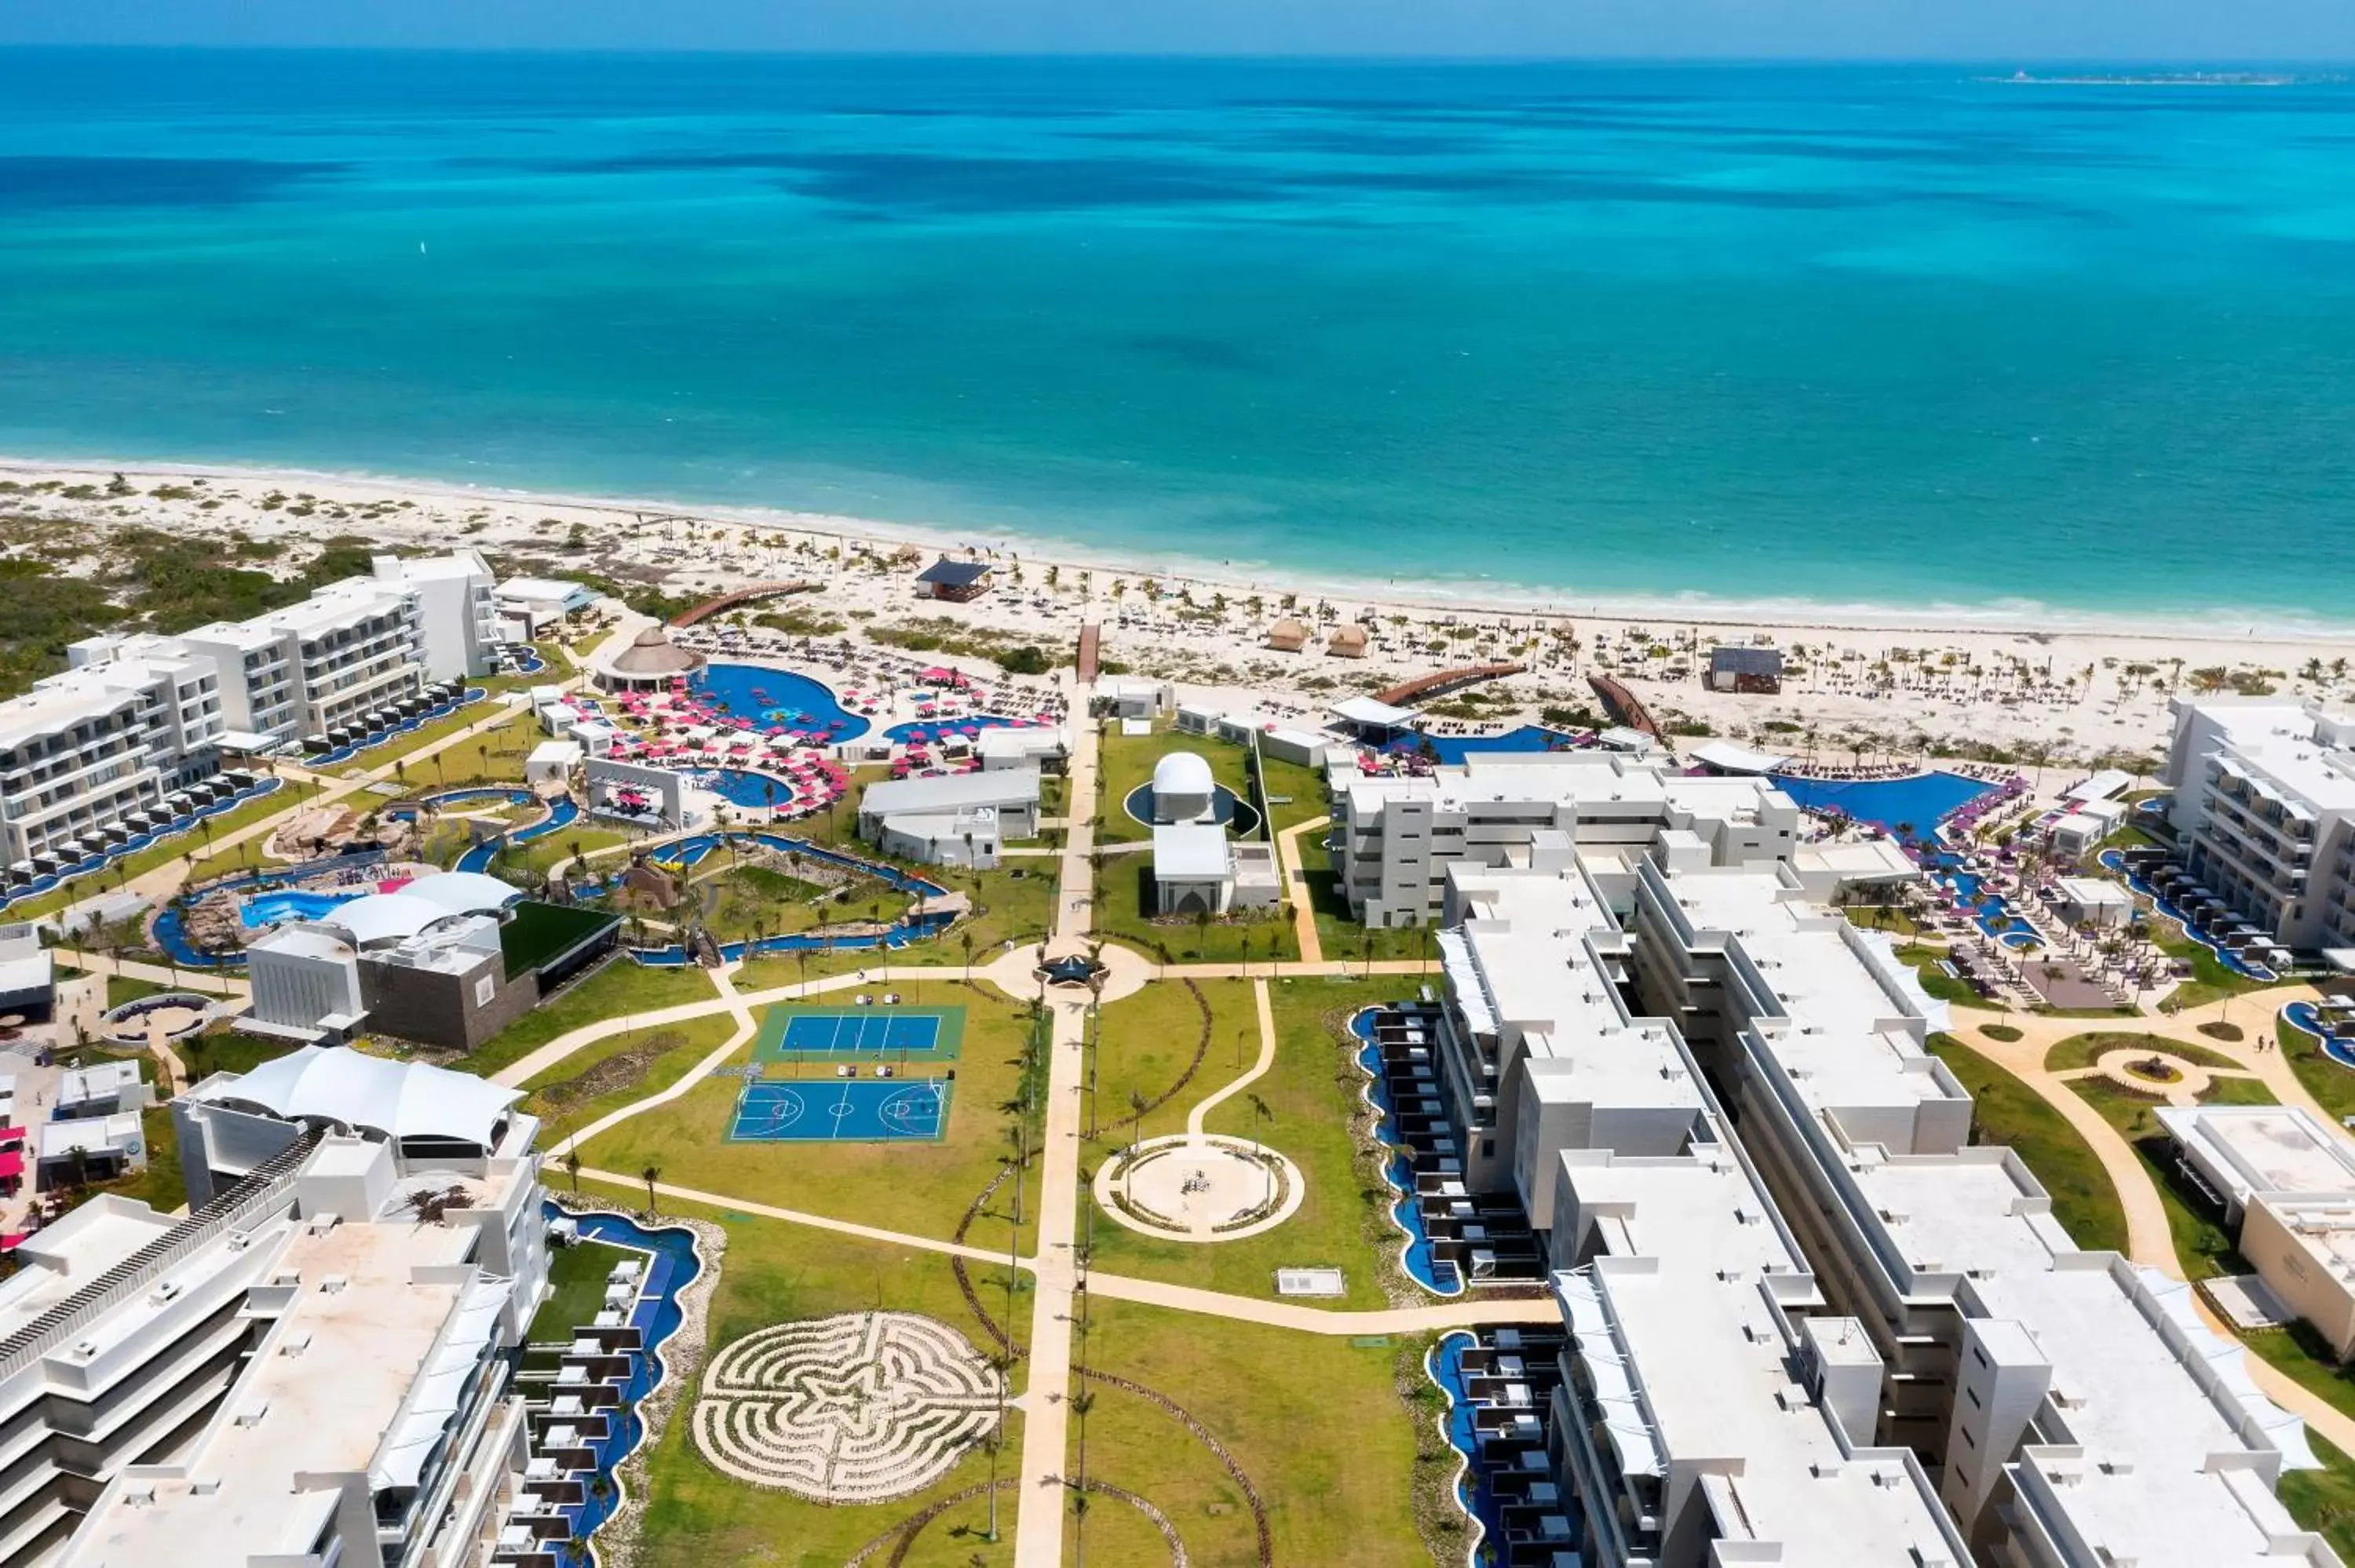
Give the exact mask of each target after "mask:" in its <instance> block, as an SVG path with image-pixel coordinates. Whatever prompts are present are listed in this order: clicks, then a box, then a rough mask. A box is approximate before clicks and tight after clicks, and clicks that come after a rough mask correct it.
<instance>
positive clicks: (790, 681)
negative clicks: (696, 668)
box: [689, 664, 868, 741]
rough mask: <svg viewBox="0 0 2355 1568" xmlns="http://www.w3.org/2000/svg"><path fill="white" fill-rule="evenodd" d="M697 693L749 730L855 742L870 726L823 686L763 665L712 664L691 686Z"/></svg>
mask: <svg viewBox="0 0 2355 1568" xmlns="http://www.w3.org/2000/svg"><path fill="white" fill-rule="evenodd" d="M689 686H690V688H691V689H692V690H693V691H694V693H695V694H696V695H697V696H698V697H699V698H701V699H702V700H703V701H705V702H707V703H709V704H710V705H712V706H714V707H716V708H718V709H719V710H720V711H721V712H722V713H725V714H726V715H728V716H729V717H730V718H732V719H734V720H735V721H736V722H737V723H739V724H741V725H743V726H746V727H747V728H761V729H766V728H768V727H769V726H782V727H783V728H785V729H795V730H807V731H810V732H812V733H815V734H818V735H823V736H827V737H829V738H830V739H833V740H838V741H839V740H856V739H858V737H859V736H862V735H865V734H866V733H867V730H868V723H867V721H866V720H865V719H863V718H861V717H859V716H858V715H857V714H854V713H852V712H850V711H849V710H847V708H845V707H844V706H843V705H841V704H840V703H837V702H836V701H835V700H834V692H833V690H832V689H831V688H830V687H828V686H827V685H826V683H825V682H823V681H816V680H812V679H811V678H810V677H809V676H807V675H802V674H796V673H794V672H793V671H791V670H773V669H770V668H769V667H768V666H767V665H764V664H708V665H706V666H705V667H704V669H703V673H701V674H699V675H697V676H696V677H695V678H694V679H693V680H692V681H691V682H690V683H689Z"/></svg>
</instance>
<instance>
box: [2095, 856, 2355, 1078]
mask: <svg viewBox="0 0 2355 1568" xmlns="http://www.w3.org/2000/svg"><path fill="white" fill-rule="evenodd" d="M2096 859H2097V860H2098V861H2099V862H2100V863H2101V866H2102V869H2103V870H2105V871H2111V872H2115V873H2116V874H2117V875H2118V876H2119V878H2120V879H2121V880H2123V881H2124V882H2125V883H2126V886H2127V887H2128V888H2130V889H2132V890H2133V891H2134V892H2137V893H2139V894H2141V895H2143V896H2144V897H2146V898H2147V899H2149V900H2150V902H2151V907H2153V908H2154V909H2156V910H2158V913H2159V914H2161V915H2164V916H2167V918H2168V919H2169V921H2171V922H2172V923H2173V924H2174V925H2175V927H2177V929H2179V930H2180V931H2181V932H2182V933H2183V935H2184V936H2185V937H2186V938H2189V939H2190V940H2191V941H2194V942H2197V943H2199V944H2200V946H2201V947H2203V948H2207V949H2208V950H2209V951H2210V952H2211V953H2213V954H2214V955H2215V956H2216V961H2217V962H2218V963H2220V964H2222V965H2223V966H2224V967H2225V968H2226V969H2230V970H2232V972H2233V973H2234V974H2236V975H2246V976H2248V977H2249V978H2250V979H2251V980H2272V979H2274V971H2273V970H2272V969H2268V968H2266V967H2265V966H2264V965H2263V964H2259V963H2252V962H2250V961H2249V960H2248V959H2244V958H2243V957H2241V955H2240V954H2238V953H2235V952H2233V951H2232V949H2231V948H2225V947H2221V946H2219V945H2218V944H2217V943H2215V942H2213V941H2211V940H2210V939H2209V938H2207V937H2206V936H2204V935H2202V934H2201V932H2200V927H2197V926H2195V925H2193V924H2192V923H2191V922H2190V920H2189V919H2188V918H2186V917H2185V916H2184V913H2183V911H2182V909H2180V908H2179V907H2178V906H2177V905H2176V903H2175V901H2174V900H2173V899H2171V898H2169V897H2168V896H2167V895H2165V894H2162V893H2160V892H2159V891H2158V889H2157V888H2155V887H2153V886H2152V885H2150V884H2149V883H2148V882H2147V881H2146V880H2145V879H2144V878H2142V877H2139V876H2137V875H2136V874H2134V873H2132V872H2130V871H2128V870H2127V869H2126V856H2125V855H2123V854H2120V853H2118V852H2117V851H2116V850H2114V849H2113V850H2104V851H2103V852H2102V853H2101V854H2100V855H2098V856H2097V857H2096ZM2349 1065H2350V1066H2355V1062H2350V1063H2349Z"/></svg>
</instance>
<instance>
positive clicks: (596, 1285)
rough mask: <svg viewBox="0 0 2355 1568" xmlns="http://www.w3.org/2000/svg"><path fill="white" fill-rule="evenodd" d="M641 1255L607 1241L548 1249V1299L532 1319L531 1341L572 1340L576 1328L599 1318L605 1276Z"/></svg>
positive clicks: (584, 1242) (527, 1336)
mask: <svg viewBox="0 0 2355 1568" xmlns="http://www.w3.org/2000/svg"><path fill="white" fill-rule="evenodd" d="M635 1256H638V1254H636V1253H633V1252H631V1251H629V1250H628V1249H627V1248H625V1247H618V1246H609V1245H606V1244H605V1243H603V1242H594V1241H577V1242H574V1243H573V1244H572V1245H570V1246H550V1247H549V1249H548V1299H547V1300H545V1301H543V1302H541V1303H540V1306H539V1311H538V1314H537V1315H535V1316H534V1317H533V1319H532V1320H531V1328H530V1329H529V1330H527V1332H526V1333H525V1335H524V1340H525V1341H526V1342H527V1343H530V1344H548V1343H552V1342H555V1341H559V1340H565V1341H569V1340H570V1339H571V1338H572V1330H575V1329H577V1328H579V1327H581V1325H582V1324H584V1323H588V1322H591V1321H593V1320H594V1319H596V1316H597V1314H598V1312H599V1310H600V1309H602V1308H603V1307H604V1305H605V1277H606V1276H607V1275H609V1274H611V1273H612V1272H613V1266H614V1265H615V1264H617V1263H620V1262H621V1261H623V1259H624V1258H629V1257H635Z"/></svg>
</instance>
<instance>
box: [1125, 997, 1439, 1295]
mask: <svg viewBox="0 0 2355 1568" xmlns="http://www.w3.org/2000/svg"><path fill="white" fill-rule="evenodd" d="M1165 983H1166V982H1165ZM1254 983H1256V982H1249V981H1242V980H1229V981H1221V982H1218V983H1217V985H1216V987H1215V989H1213V988H1212V987H1210V986H1205V988H1204V989H1205V992H1206V994H1208V995H1209V996H1210V998H1211V1004H1212V1012H1213V1024H1212V1029H1211V1043H1210V1051H1209V1057H1208V1058H1207V1059H1206V1060H1205V1062H1204V1064H1203V1066H1202V1071H1201V1073H1200V1075H1199V1076H1198V1077H1197V1078H1196V1079H1195V1081H1194V1082H1193V1083H1192V1084H1191V1085H1189V1086H1188V1089H1187V1092H1186V1093H1185V1094H1184V1095H1183V1096H1181V1097H1180V1098H1179V1099H1178V1101H1177V1102H1175V1103H1174V1104H1173V1106H1172V1107H1169V1108H1168V1109H1167V1110H1166V1111H1164V1112H1163V1113H1161V1114H1158V1115H1156V1116H1155V1117H1154V1118H1151V1119H1150V1121H1149V1122H1148V1123H1147V1128H1146V1130H1147V1133H1148V1135H1152V1134H1157V1133H1159V1132H1162V1131H1169V1132H1177V1131H1182V1130H1183V1129H1184V1127H1185V1116H1184V1114H1183V1111H1182V1109H1180V1108H1179V1107H1192V1106H1193V1105H1195V1104H1197V1103H1199V1101H1200V1100H1202V1099H1203V1098H1205V1097H1208V1096H1209V1095H1210V1094H1212V1093H1215V1092H1216V1091H1217V1090H1218V1089H1220V1088H1221V1087H1223V1086H1226V1085H1227V1084H1229V1083H1231V1082H1232V1081H1233V1080H1234V1078H1235V1077H1236V1072H1235V1070H1234V1064H1235V1060H1236V1058H1237V1056H1238V1055H1239V1056H1240V1057H1241V1061H1242V1063H1243V1065H1245V1066H1246V1067H1248V1066H1249V1065H1251V1063H1252V1060H1253V1059H1254V1057H1255V1056H1256V1055H1257V1054H1258V1050H1259V1031H1258V1025H1257V1018H1256V1012H1255V1010H1254V1009H1253V1007H1252V995H1251V988H1252V985H1253V984H1254ZM1400 985H1401V981H1400V980H1397V979H1395V978H1385V979H1378V980H1373V981H1370V982H1368V981H1359V980H1327V979H1300V980H1276V981H1273V982H1270V987H1269V989H1270V992H1271V1000H1272V1001H1273V1011H1274V1015H1275V1029H1276V1054H1275V1065H1274V1066H1273V1067H1272V1068H1271V1069H1270V1070H1269V1072H1268V1075H1267V1076H1266V1077H1264V1078H1261V1079H1259V1080H1257V1081H1256V1082H1254V1083H1253V1084H1252V1085H1251V1086H1249V1087H1248V1088H1247V1089H1246V1090H1245V1091H1244V1092H1243V1093H1241V1094H1239V1095H1236V1096H1234V1097H1231V1098H1230V1099H1228V1100H1226V1101H1224V1102H1222V1103H1221V1104H1220V1105H1219V1106H1218V1107H1216V1108H1214V1109H1213V1110H1212V1111H1211V1113H1210V1115H1209V1120H1208V1123H1207V1129H1208V1130H1209V1131H1211V1132H1216V1133H1224V1134H1226V1135H1228V1136H1230V1137H1235V1138H1246V1139H1257V1140H1259V1141H1262V1142H1264V1143H1267V1144H1268V1145H1270V1146H1271V1147H1273V1148H1274V1149H1277V1150H1281V1151H1282V1152H1283V1153H1284V1155H1286V1156H1287V1157H1289V1158H1290V1159H1291V1160H1292V1162H1293V1163H1294V1164H1295V1165H1296V1166H1298V1167H1299V1168H1300V1172H1301V1176H1302V1179H1303V1181H1304V1184H1305V1195H1304V1197H1303V1200H1302V1202H1301V1205H1300V1209H1299V1211H1298V1212H1297V1213H1295V1214H1294V1215H1293V1216H1292V1218H1290V1219H1289V1220H1286V1221H1285V1222H1284V1224H1281V1225H1278V1226H1276V1227H1275V1228H1274V1229H1273V1230H1271V1231H1267V1232H1264V1233H1263V1234H1259V1235H1256V1236H1247V1237H1244V1238H1243V1239H1241V1240H1239V1241H1230V1242H1213V1243H1209V1244H1207V1245H1205V1244H1197V1243H1191V1242H1177V1241H1162V1240H1159V1239H1156V1238H1155V1237H1152V1236H1148V1235H1145V1234H1140V1233H1138V1232H1135V1231H1132V1230H1130V1229H1129V1228H1128V1227H1127V1226H1125V1225H1123V1224H1119V1223H1118V1222H1117V1221H1115V1220H1113V1219H1112V1218H1110V1217H1109V1216H1107V1215H1103V1214H1101V1213H1099V1214H1098V1215H1097V1216H1096V1219H1095V1222H1094V1226H1095V1229H1094V1234H1095V1248H1096V1251H1095V1256H1096V1261H1097V1263H1098V1265H1099V1266H1102V1267H1103V1268H1106V1269H1110V1270H1113V1271H1114V1272H1118V1273H1124V1274H1135V1275H1140V1276H1144V1277H1148V1278H1154V1279H1167V1280H1171V1281H1174V1282H1176V1283H1177V1284H1181V1285H1192V1286H1197V1287H1201V1288H1203V1289H1209V1290H1222V1291H1227V1292H1229V1293H1231V1294H1234V1295H1240V1296H1251V1297H1255V1298H1262V1299H1267V1300H1273V1299H1274V1298H1275V1271H1276V1270H1277V1269H1278V1268H1290V1267H1301V1266H1333V1267H1337V1268H1339V1269H1341V1270H1342V1272H1343V1274H1344V1276H1345V1277H1346V1278H1347V1280H1348V1298H1347V1299H1346V1300H1345V1301H1342V1302H1338V1303H1336V1305H1338V1306H1348V1307H1352V1308H1377V1307H1380V1306H1383V1305H1385V1299H1384V1297H1383V1294H1382V1290H1381V1287H1380V1281H1379V1279H1378V1277H1377V1276H1376V1272H1375V1265H1376V1260H1377V1258H1378V1256H1379V1255H1380V1249H1381V1248H1383V1247H1384V1246H1395V1245H1396V1243H1397V1239H1398V1237H1397V1234H1396V1232H1395V1231H1393V1230H1391V1228H1390V1224H1389V1221H1388V1220H1387V1219H1386V1218H1385V1217H1384V1215H1383V1213H1382V1206H1383V1205H1382V1202H1381V1193H1380V1191H1378V1190H1377V1191H1369V1190H1368V1189H1365V1188H1362V1187H1361V1186H1360V1185H1359V1179H1358V1174H1357V1171H1356V1162H1355V1149H1354V1146H1353V1144H1352V1142H1351V1139H1350V1134H1349V1122H1350V1118H1351V1117H1352V1116H1354V1115H1355V1114H1356V1112H1357V1111H1358V1109H1359V1107H1360V1105H1361V1103H1362V1102H1361V1101H1360V1099H1359V1089H1360V1087H1361V1086H1362V1085H1363V1084H1364V1082H1365V1078H1364V1075H1363V1074H1361V1073H1360V1072H1359V1070H1358V1069H1357V1068H1356V1067H1355V1066H1354V1065H1351V1063H1350V1061H1349V1057H1350V1055H1351V1054H1352V1043H1351V1042H1350V1041H1349V1039H1348V1036H1347V1035H1346V1034H1345V1033H1342V1032H1341V1028H1340V1026H1341V1025H1342V1024H1344V1023H1346V1022H1347V1020H1348V1016H1349V1014H1351V1013H1353V1012H1356V1011H1357V1010H1358V1009H1359V1008H1361V1007H1366V1006H1369V1005H1371V1004H1373V1003H1375V1002H1378V1001H1395V1000H1396V999H1397V997H1398V994H1399V988H1400ZM1163 989H1164V985H1163V984H1156V985H1155V986H1152V987H1150V988H1148V989H1147V991H1146V995H1145V996H1142V997H1137V998H1134V999H1131V1000H1130V1001H1123V1002H1119V1003H1116V1004H1114V1006H1113V1007H1111V1008H1107V1009H1106V1010H1105V1019H1106V1037H1107V1038H1108V1039H1114V1038H1118V1037H1120V1035H1121V1034H1122V1033H1124V1030H1123V1029H1122V1026H1121V1024H1120V1022H1119V1013H1120V1010H1121V1009H1123V1008H1127V1007H1132V1006H1138V1005H1149V1006H1151V1007H1153V1008H1154V1009H1155V1010H1156V1012H1169V1011H1174V1004H1164V1003H1162V1002H1161V1001H1159V999H1157V998H1155V997H1154V994H1153V993H1155V992H1157V991H1162V990H1163ZM1172 989H1174V988H1172ZM1188 1008H1189V1010H1190V999H1188ZM1153 1017H1154V1014H1151V1013H1148V1014H1146V1015H1143V1016H1142V1018H1141V1019H1140V1022H1146V1021H1147V1020H1151V1019H1153ZM1170 1022H1172V1024H1173V1025H1175V1026H1174V1027H1171V1028H1169V1029H1167V1032H1166V1033H1168V1034H1170V1035H1176V1036H1178V1038H1177V1039H1173V1040H1172V1041H1171V1043H1170V1044H1171V1046H1172V1047H1173V1048H1174V1047H1177V1046H1179V1045H1181V1044H1182V1048H1183V1054H1191V1051H1192V1048H1193V1043H1194V1040H1195V1038H1196V1037H1197V1035H1196V1031H1197V1030H1198V1029H1199V1014H1194V1015H1193V1016H1192V1017H1191V1018H1190V1019H1188V1018H1186V1017H1179V1018H1177V1019H1173V1020H1171V1021H1170ZM1187 1022H1191V1023H1192V1024H1193V1025H1194V1027H1192V1028H1186V1027H1184V1025H1185V1024H1186V1023H1187ZM1148 1031H1149V1024H1148ZM1177 1065H1179V1066H1182V1065H1183V1060H1182V1056H1181V1059H1180V1061H1179V1062H1178V1064H1177ZM1146 1070H1147V1071H1148V1072H1150V1073H1154V1074H1158V1075H1159V1076H1158V1077H1157V1078H1156V1082H1159V1083H1162V1084H1165V1085H1166V1084H1167V1082H1168V1081H1169V1080H1170V1078H1171V1076H1173V1073H1172V1071H1171V1069H1170V1068H1169V1067H1168V1066H1167V1065H1166V1064H1164V1063H1161V1062H1158V1061H1156V1062H1154V1063H1153V1064H1152V1065H1151V1066H1150V1067H1149V1068H1147V1069H1146ZM1101 1092H1102V1091H1101V1090H1100V1093H1101ZM1253 1097H1257V1099H1258V1101H1259V1104H1262V1105H1264V1106H1265V1107H1267V1111H1268V1113H1269V1114H1268V1115H1265V1116H1263V1115H1262V1114H1261V1113H1260V1110H1259V1106H1258V1105H1255V1104H1253ZM1115 1105H1120V1107H1121V1108H1120V1110H1118V1111H1115V1109H1114V1107H1115ZM1103 1107H1104V1113H1105V1115H1106V1116H1107V1117H1111V1116H1113V1115H1115V1114H1124V1112H1125V1107H1124V1103H1123V1102H1119V1101H1115V1100H1114V1098H1113V1097H1112V1096H1110V1095H1105V1096H1104V1097H1103Z"/></svg>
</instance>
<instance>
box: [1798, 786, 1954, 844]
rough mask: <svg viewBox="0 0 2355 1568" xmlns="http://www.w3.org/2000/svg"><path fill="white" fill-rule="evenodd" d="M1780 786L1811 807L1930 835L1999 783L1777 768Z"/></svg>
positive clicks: (1907, 834) (1911, 834)
mask: <svg viewBox="0 0 2355 1568" xmlns="http://www.w3.org/2000/svg"><path fill="white" fill-rule="evenodd" d="M1773 777H1774V784H1775V787H1776V788H1777V789H1781V790H1782V791H1783V793H1785V795H1788V796H1789V797H1791V799H1792V800H1795V801H1796V802H1797V803H1798V806H1799V808H1800V810H1806V811H1838V812H1840V813H1842V814H1843V815H1846V816H1849V817H1852V818H1854V819H1855V820H1856V821H1859V822H1870V823H1871V824H1872V825H1873V826H1875V827H1878V828H1883V829H1886V830H1887V831H1889V832H1892V833H1901V834H1902V835H1903V836H1905V837H1908V838H1917V839H1927V838H1929V837H1931V836H1932V835H1933V834H1934V832H1936V830H1937V826H1938V824H1939V823H1940V822H1942V821H1945V820H1946V818H1948V817H1950V816H1952V815H1954V813H1955V812H1956V811H1959V810H1962V809H1963V808H1964V807H1965V806H1967V805H1969V804H1970V803H1971V802H1972V801H1973V800H1977V799H1978V798H1979V797H1980V796H1982V795H1985V794H1987V793H1989V792H1990V791H1992V790H1993V789H1995V788H1996V786H1994V785H1992V784H1989V783H1987V782H1985V781H1984V780H1981V779H1966V778H1965V777H1963V775H1961V774H1959V773H1945V772H1939V771H1932V772H1928V773H1916V774H1915V775H1913V777H1912V778H1911V779H1802V778H1799V777H1797V776H1796V775H1794V774H1789V773H1777V774H1774V776H1773Z"/></svg>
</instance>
